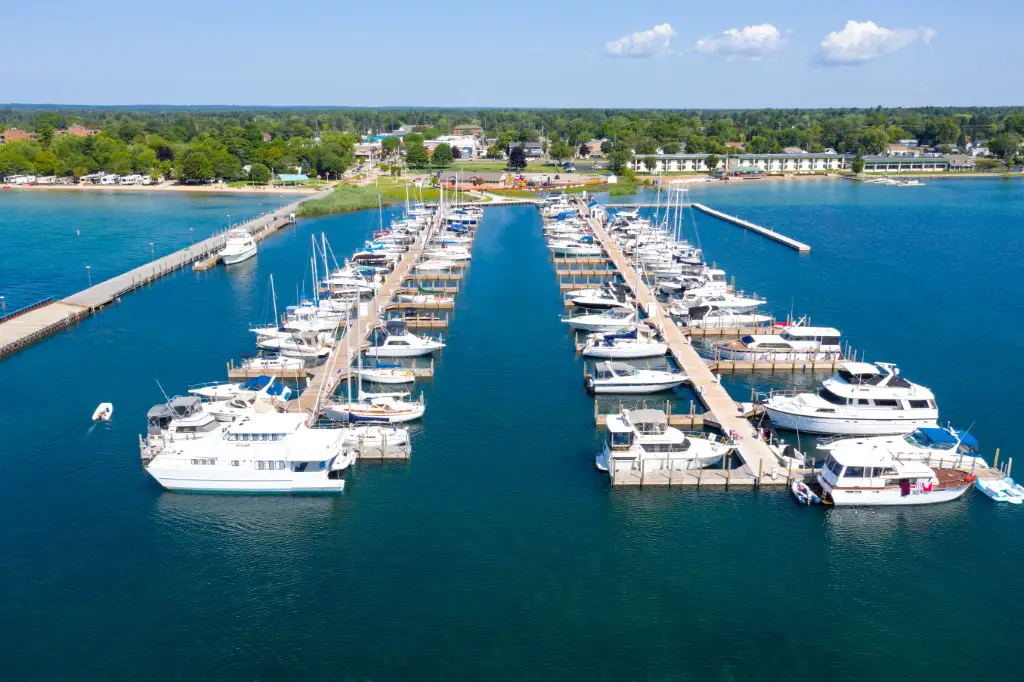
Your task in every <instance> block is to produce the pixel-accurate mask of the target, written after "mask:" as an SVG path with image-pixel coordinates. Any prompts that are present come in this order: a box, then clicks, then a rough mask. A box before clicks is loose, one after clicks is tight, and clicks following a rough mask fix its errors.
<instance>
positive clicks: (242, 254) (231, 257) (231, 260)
mask: <svg viewBox="0 0 1024 682" xmlns="http://www.w3.org/2000/svg"><path fill="white" fill-rule="evenodd" d="M255 255H256V245H255V244H253V245H252V246H251V247H249V248H248V249H245V250H243V251H233V252H230V253H225V252H223V251H222V252H221V254H220V260H221V262H222V263H224V265H235V264H237V263H241V262H242V261H246V260H249V259H250V258H252V257H253V256H255Z"/></svg>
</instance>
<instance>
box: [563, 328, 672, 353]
mask: <svg viewBox="0 0 1024 682" xmlns="http://www.w3.org/2000/svg"><path fill="white" fill-rule="evenodd" d="M641 329H645V330H644V331H641ZM667 351H668V345H667V344H665V343H663V342H661V341H658V340H657V339H655V338H654V334H653V333H652V332H650V331H646V328H641V327H635V328H633V329H632V330H630V331H628V332H620V333H611V334H591V335H590V336H588V337H587V342H586V344H585V345H584V346H583V351H582V352H583V357H587V358H602V359H609V360H631V359H637V358H653V357H660V356H662V355H664V354H665V353H666V352H667Z"/></svg>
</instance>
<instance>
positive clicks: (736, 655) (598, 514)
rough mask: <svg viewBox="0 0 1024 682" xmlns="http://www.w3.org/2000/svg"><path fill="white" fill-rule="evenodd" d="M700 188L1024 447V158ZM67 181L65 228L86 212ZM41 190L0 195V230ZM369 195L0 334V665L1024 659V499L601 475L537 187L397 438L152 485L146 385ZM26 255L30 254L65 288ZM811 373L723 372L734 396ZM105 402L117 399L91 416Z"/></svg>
mask: <svg viewBox="0 0 1024 682" xmlns="http://www.w3.org/2000/svg"><path fill="white" fill-rule="evenodd" d="M693 196H694V199H696V200H698V201H702V202H704V203H707V204H708V205H710V206H712V207H714V208H718V209H720V210H724V211H726V212H729V213H736V214H739V215H741V216H742V217H743V218H746V219H748V220H751V221H753V222H756V223H759V224H762V225H765V226H767V227H771V228H773V229H777V230H779V231H781V232H783V233H785V234H788V235H791V236H793V237H795V238H797V239H800V240H802V241H806V242H808V243H809V244H811V246H812V249H813V250H812V252H811V254H810V255H807V256H800V255H798V254H796V253H795V252H792V251H790V250H788V249H785V248H784V247H781V246H779V245H777V244H774V243H771V242H768V241H766V240H765V239H763V238H761V237H758V236H757V235H753V234H749V233H747V232H745V231H743V230H740V229H739V228H736V227H734V226H732V225H728V224H726V223H722V222H719V221H715V220H714V219H711V218H706V217H700V216H698V217H697V218H696V221H697V225H698V227H699V233H700V238H701V243H702V245H703V247H704V248H705V251H706V253H707V256H708V258H709V260H711V259H714V260H716V261H717V263H718V265H719V266H721V267H724V268H725V269H726V270H727V271H728V272H729V274H730V275H735V276H736V278H737V284H738V285H739V286H740V287H742V288H745V289H747V290H748V291H754V290H756V291H757V293H758V294H761V295H764V296H765V297H767V298H768V299H769V301H770V303H771V304H772V308H773V310H774V311H775V312H776V313H777V314H779V315H781V316H784V315H785V314H787V313H788V312H789V311H790V309H792V310H793V311H794V312H796V313H797V314H798V315H800V314H810V315H811V316H812V319H813V320H814V321H815V322H816V323H820V324H830V325H834V326H837V327H839V328H840V329H841V330H842V331H843V333H844V335H845V336H847V337H848V338H849V339H850V340H851V342H852V343H853V345H854V346H855V347H858V348H862V349H865V350H866V351H867V352H868V358H869V359H878V360H891V361H894V362H898V363H899V364H900V366H901V368H902V369H903V371H904V373H905V374H906V375H907V376H908V377H909V378H911V379H912V380H914V381H919V382H921V383H923V384H925V385H928V386H930V387H932V388H933V389H934V390H935V391H936V394H937V397H938V401H939V406H940V408H941V412H942V415H943V417H944V418H949V419H951V420H953V421H954V423H956V424H957V425H960V426H964V427H965V426H967V425H970V424H971V423H974V424H975V426H974V427H973V429H972V433H976V434H977V435H978V437H979V439H980V440H981V442H982V445H983V447H984V448H985V452H986V454H987V455H988V456H989V458H991V452H992V450H993V449H994V448H995V447H996V446H1000V447H1002V451H1003V453H1004V455H1003V456H1004V457H1005V456H1012V455H1013V454H1014V453H1015V451H1016V449H1017V448H1016V441H1015V439H1014V438H1013V436H1014V435H1015V431H1016V430H1015V429H1014V428H1013V421H1014V419H1015V415H1014V412H1013V409H1014V408H1013V405H1014V402H1013V401H1014V399H1015V397H1016V394H1017V388H1016V385H1015V383H1016V379H1017V377H1020V376H1021V369H1022V368H1024V367H1022V364H1021V363H1022V360H1021V358H1022V357H1024V347H1022V345H1021V341H1020V336H1019V334H1018V333H1017V331H1016V329H1015V327H1017V326H1019V323H1020V321H1021V320H1022V319H1024V314H1022V313H1024V309H1022V307H1021V303H1020V302H1019V300H1018V299H1016V298H1015V296H1016V293H1015V292H1016V291H1018V290H1020V288H1021V287H1022V286H1024V270H1022V269H1021V268H1020V267H1019V262H1020V260H1021V256H1022V255H1024V254H1022V253H1021V249H1022V246H1021V237H1022V234H1021V230H1022V229H1024V227H1022V225H1021V223H1020V220H1019V216H1021V215H1022V214H1024V185H1022V184H1020V183H1015V184H1009V183H1002V182H999V181H992V182H981V181H979V182H973V181H957V182H932V181H929V184H928V186H927V187H925V188H918V189H902V188H900V189H894V188H888V187H873V186H857V185H854V184H853V183H846V182H839V181H834V182H826V181H808V182H807V183H803V182H796V181H794V182H785V183H769V182H765V183H760V184H758V183H751V184H750V185H749V186H741V187H715V188H699V189H697V190H694V192H693ZM120 198H121V197H118V199H120ZM0 199H2V197H0ZM29 199H36V200H37V201H36V202H35V203H32V202H30V201H28V200H29ZM76 199H77V197H71V196H70V195H69V196H68V199H67V200H65V201H66V203H65V204H64V210H65V211H66V216H64V217H63V219H61V220H60V223H61V224H66V225H73V224H75V223H76V221H79V220H80V218H79V215H80V214H79V213H78V211H79V210H80V205H78V204H76V202H75V200H76ZM132 199H134V197H132ZM160 199H161V201H164V202H166V203H164V204H163V211H164V212H165V214H166V221H167V223H173V224H176V225H180V224H181V223H182V222H185V221H184V220H183V219H182V218H181V215H182V212H183V211H185V210H186V208H185V207H184V206H183V204H184V203H187V202H188V201H190V200H187V199H186V200H179V199H178V198H177V197H175V198H170V197H167V198H165V197H160ZM83 201H88V200H85V199H83ZM46 202H47V198H44V197H38V198H37V197H35V196H33V197H26V198H25V199H23V200H21V201H20V202H19V203H18V205H16V206H11V205H10V204H2V205H0V206H2V209H3V213H2V214H0V216H2V218H0V220H2V221H3V224H2V225H0V231H2V234H5V235H6V234H7V233H8V231H9V228H10V225H32V224H34V221H35V220H36V217H35V215H36V213H37V212H40V211H44V207H45V206H46ZM257 208H258V207H256V206H251V207H250V208H249V210H248V213H249V214H251V213H257V212H259V210H257ZM45 210H49V209H45ZM107 210H108V211H109V212H111V213H116V212H117V211H118V210H119V206H118V205H117V204H116V203H112V204H111V205H109V207H108V208H107ZM236 210H238V211H239V213H240V214H241V213H245V212H246V211H245V206H239V207H238V208H237V209H236ZM260 210H262V209H260ZM223 212H225V213H228V212H231V211H223ZM388 213H389V212H388V211H385V216H384V220H385V221H386V220H387V219H388ZM232 215H234V214H233V213H232ZM377 222H378V216H377V214H376V213H375V212H363V213H354V214H347V215H341V216H334V217H328V218H321V219H316V220H304V221H300V222H299V224H298V226H296V227H294V228H287V229H285V230H283V231H281V232H280V233H278V234H276V235H274V236H272V237H271V238H269V239H267V240H266V241H264V242H262V243H261V245H260V251H259V255H258V256H257V258H255V259H253V260H251V261H247V262H246V263H243V264H241V265H239V266H235V267H232V268H223V267H218V268H215V269H212V270H210V271H207V272H203V273H193V272H191V271H180V272H178V273H175V274H173V275H171V276H169V277H167V278H165V279H164V280H161V281H159V282H157V283H155V284H154V285H152V286H150V287H147V288H145V289H142V290H140V291H138V292H136V293H133V294H131V295H129V296H125V297H124V298H123V299H122V302H121V304H120V305H114V306H109V307H108V308H107V309H105V310H104V311H103V312H102V313H100V314H99V315H97V316H95V317H92V318H89V319H87V320H85V321H83V322H82V323H80V324H78V325H77V326H75V327H72V328H70V329H68V330H66V331H64V332H62V333H60V334H57V335H55V336H53V337H51V338H49V339H47V340H45V341H44V342H42V343H39V344H36V345H34V346H32V347H30V348H28V349H26V350H24V351H21V352H19V353H17V354H15V355H13V356H11V357H9V358H7V359H5V360H3V361H0V379H2V380H3V383H4V385H5V386H6V387H7V388H8V391H9V396H10V397H9V402H8V409H6V410H4V411H3V412H2V413H0V432H2V433H3V434H4V438H3V444H2V445H0V452H2V455H3V456H2V457H0V476H2V480H3V481H4V483H5V485H4V488H5V496H4V498H5V499H4V504H3V505H0V547H3V551H2V552H0V567H2V575H3V576H4V577H5V580H3V581H0V600H2V601H3V603H4V604H5V605H6V612H7V613H8V614H9V615H8V618H6V619H4V622H3V623H2V624H0V640H2V641H4V642H5V643H6V647H7V649H8V651H9V652H17V655H9V656H7V657H5V662H4V663H3V664H2V668H0V672H2V677H3V678H4V679H9V680H28V679H32V680H35V679H82V680H92V679H131V678H141V677H145V678H149V679H168V680H183V679H218V680H255V679H266V680H270V679H296V678H304V679H312V678H327V677H330V678H343V679H353V680H357V679H358V680H395V679H492V680H501V679H519V678H521V677H523V676H524V675H533V676H537V677H539V678H540V679H554V678H557V679H560V680H594V679H600V680H737V681H739V680H744V681H746V680H819V679H821V678H822V676H823V675H827V676H828V677H829V678H830V679H834V680H862V679H887V678H891V677H896V676H898V677H899V678H900V679H903V680H928V681H929V682H935V681H937V680H960V679H971V678H974V677H975V676H977V671H980V670H985V671H987V673H986V677H993V678H995V679H1013V678H1015V677H1016V675H1015V674H1013V673H1012V672H1010V671H1012V670H1013V669H1015V668H1016V666H1017V664H1018V663H1019V655H1018V654H1017V653H1016V644H1017V640H1018V636H1017V632H1018V623H1019V621H1020V619H1021V615H1022V612H1024V609H1022V608H1021V607H1020V606H1019V605H1018V603H1019V597H1020V593H1019V592H1020V591H1019V588H1018V584H1019V582H1020V576H1021V568H1020V566H1021V560H1022V559H1024V534H1022V533H1021V528H1022V525H1024V517H1021V516H1020V512H1021V510H1020V509H1019V508H1014V507H1010V506H1008V505H1003V506H997V505H994V504H992V503H991V502H990V501H989V500H988V499H986V498H984V497H982V496H979V495H973V494H972V495H968V496H967V497H966V498H965V499H962V500H960V501H958V502H955V503H950V504H946V505H936V506H933V507H919V508H915V507H906V508H895V509H838V510H823V509H821V508H805V507H798V506H797V505H795V504H794V503H793V501H792V499H791V498H790V496H789V495H788V493H786V492H783V491H781V490H777V491H776V490H768V489H764V490H761V491H758V492H754V491H752V490H750V489H745V488H744V489H736V490H730V491H725V490H712V489H700V490H693V489H685V490H681V489H677V488H673V489H668V488H659V489H614V490H613V489H611V488H610V487H609V485H608V483H607V477H606V476H604V475H601V474H599V472H597V471H595V469H594V466H593V457H594V453H595V452H596V450H597V448H598V443H599V438H600V435H599V434H598V433H597V432H596V430H595V428H594V425H593V401H592V398H590V397H588V396H587V395H586V394H585V393H584V391H583V387H582V376H583V365H582V360H581V359H580V358H579V357H578V356H576V355H575V354H574V352H573V345H572V344H573V340H572V338H571V337H570V335H569V334H568V333H567V332H566V330H565V327H564V325H563V324H562V323H561V322H559V317H560V316H561V315H562V314H563V306H562V301H561V298H560V294H559V289H558V284H557V282H556V279H555V275H554V270H553V266H552V264H551V261H550V257H549V255H548V252H547V249H546V247H545V245H544V242H543V239H542V236H541V223H540V218H539V216H538V213H537V211H536V210H535V209H533V208H531V207H510V208H492V209H487V210H486V212H485V218H484V220H483V222H482V224H481V227H480V229H479V233H478V237H477V240H476V244H475V247H474V251H473V261H472V263H471V265H470V267H469V270H468V271H467V275H466V278H465V280H464V281H463V283H462V290H461V291H460V293H459V295H458V297H457V299H456V308H455V310H454V313H453V316H452V322H451V325H450V327H449V329H448V330H447V331H446V332H445V336H446V339H445V341H446V343H447V347H446V348H445V349H444V351H443V352H442V353H441V355H440V356H439V357H438V360H437V365H436V375H435V377H434V379H433V380H432V381H430V382H427V383H426V384H425V397H426V402H427V415H426V418H425V419H424V421H423V424H422V425H418V426H415V427H413V432H414V441H413V454H412V458H411V460H410V461H408V462H402V463H384V464H382V463H379V462H365V461H364V462H359V463H358V464H357V465H356V467H355V469H354V470H350V471H349V472H348V478H349V483H348V486H347V487H346V490H345V492H344V494H343V495H341V496H338V497H255V496H208V495H179V494H169V493H165V492H162V491H161V490H160V488H159V487H158V486H157V485H156V484H155V483H154V482H153V481H152V480H150V478H149V477H148V476H147V475H146V474H145V472H143V471H142V469H141V467H140V464H139V456H138V447H137V443H138V441H137V438H138V434H139V433H140V432H141V431H142V430H144V427H145V412H146V410H147V409H148V408H149V407H150V405H152V404H153V403H156V402H157V401H159V400H160V399H161V393H160V389H159V388H158V386H157V383H156V381H159V382H160V384H161V385H162V386H163V389H164V390H166V391H167V392H168V393H171V394H173V393H181V392H183V391H184V390H185V389H186V387H187V386H188V384H190V383H196V382H200V381H208V380H213V379H218V378H222V377H223V376H224V364H225V362H226V361H227V360H228V359H230V358H232V357H234V358H237V357H238V356H239V355H240V354H241V353H243V352H248V351H251V350H252V348H253V337H252V334H251V333H250V332H248V331H247V325H249V324H252V323H256V322H260V321H263V320H265V319H266V318H267V315H268V307H269V299H268V295H267V290H268V285H267V282H268V279H269V276H270V274H271V273H273V274H274V279H275V283H276V286H277V292H278V297H279V303H280V304H284V303H289V302H291V301H292V299H294V297H295V292H296V290H300V291H301V289H302V287H303V284H302V282H303V279H305V280H306V282H307V284H306V285H305V287H306V290H307V291H308V290H309V285H308V262H309V255H310V246H309V238H310V235H312V234H319V233H320V232H325V233H326V235H327V238H328V240H329V241H330V243H331V246H332V248H333V250H334V252H335V253H337V254H339V256H340V255H341V254H348V253H350V252H351V251H352V250H353V249H355V248H356V247H357V246H358V245H360V244H361V243H362V241H363V240H364V239H366V238H367V236H368V235H369V234H370V233H371V232H372V230H373V229H374V228H375V227H376V225H377ZM213 229H216V227H214V228H213ZM197 236H198V235H197ZM185 239H186V243H187V239H188V237H187V236H186V237H185ZM146 246H147V248H148V240H147V244H146ZM48 257H49V258H52V259H56V260H57V261H58V262H60V260H61V259H62V258H64V257H63V256H62V255H61V254H60V253H59V252H57V253H54V254H50V255H49V256H48ZM125 257H126V258H127V255H126V256H125ZM65 260H69V259H68V258H65ZM19 262H20V259H19ZM135 264H137V263H136V262H134V261H131V262H126V263H124V267H123V268H120V269H127V268H128V267H130V266H132V265H135ZM66 265H67V268H68V269H69V270H71V269H77V268H78V267H79V263H78V262H77V256H76V257H75V262H73V263H67V264H66ZM112 269H114V270H116V269H117V268H112ZM27 270H28V274H19V275H18V278H28V279H29V280H32V281H33V282H34V283H35V284H34V285H39V284H46V285H48V286H49V287H50V288H55V289H58V290H59V291H58V293H70V289H74V286H68V285H66V284H64V283H63V282H62V281H60V282H57V283H49V282H44V281H42V279H41V278H40V277H33V276H32V275H31V268H27ZM111 274H114V273H113V272H111ZM0 276H2V278H3V280H0V281H4V280H6V281H10V280H9V279H7V278H9V277H10V274H9V272H8V271H7V269H6V265H5V268H4V270H3V271H2V275H0ZM68 284H71V283H70V282H69V283H68ZM10 286H11V285H10V284H0V288H6V287H10ZM65 286H67V288H68V289H69V290H68V291H63V288H64V287H65ZM0 293H3V292H0ZM50 294H51V292H50V291H48V290H46V287H41V288H40V289H39V290H38V291H33V292H32V296H37V295H38V297H42V296H46V295H50ZM32 296H26V298H31V297H32ZM27 302H31V301H27ZM816 378H820V377H814V376H813V375H804V374H801V375H792V374H779V375H775V376H774V377H771V376H767V375H737V376H735V377H725V379H724V381H725V382H726V383H727V385H728V386H729V387H730V390H731V391H732V392H733V393H734V395H735V396H736V397H738V398H745V397H748V396H749V391H750V387H751V386H757V387H763V386H768V385H776V386H787V385H794V382H806V383H807V384H808V385H810V384H813V382H814V380H815V379H816ZM107 400H108V401H110V402H112V403H113V404H114V409H115V413H114V418H113V420H112V421H111V422H110V423H107V424H93V423H91V422H90V421H89V415H90V414H91V413H92V410H93V409H94V408H95V406H96V404H97V403H99V402H100V401H107ZM1022 466H1024V465H1022ZM1000 671H1006V672H1005V674H1003V673H1001V672H1000Z"/></svg>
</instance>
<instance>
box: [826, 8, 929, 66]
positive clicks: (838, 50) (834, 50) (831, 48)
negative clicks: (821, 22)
mask: <svg viewBox="0 0 1024 682" xmlns="http://www.w3.org/2000/svg"><path fill="white" fill-rule="evenodd" d="M934 37H935V31H934V30H933V29H930V28H924V27H922V28H885V27H884V26H879V25H878V24H876V23H875V22H873V21H853V20H852V19H851V20H850V21H847V22H846V26H844V27H843V29H842V30H841V31H833V32H832V33H829V34H828V35H827V36H825V39H824V40H823V41H821V50H820V52H819V53H818V57H819V59H820V60H821V61H822V62H823V63H825V64H860V63H863V62H866V61H869V60H871V59H877V58H878V57H882V56H884V55H887V54H891V53H893V52H898V51H899V50H902V49H904V48H906V47H910V46H911V45H916V44H917V43H924V44H925V45H927V44H928V43H930V42H931V40H932V38H934Z"/></svg>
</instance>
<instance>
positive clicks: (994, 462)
mask: <svg viewBox="0 0 1024 682" xmlns="http://www.w3.org/2000/svg"><path fill="white" fill-rule="evenodd" d="M992 468H993V469H998V468H999V448H996V456H995V459H993V460H992Z"/></svg>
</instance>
